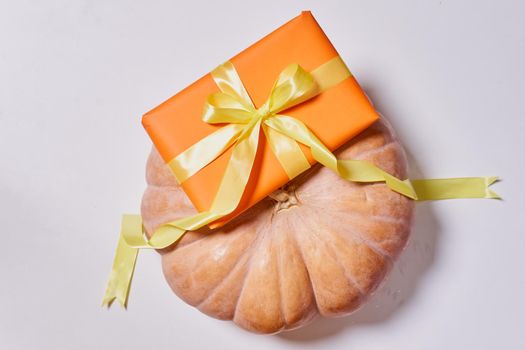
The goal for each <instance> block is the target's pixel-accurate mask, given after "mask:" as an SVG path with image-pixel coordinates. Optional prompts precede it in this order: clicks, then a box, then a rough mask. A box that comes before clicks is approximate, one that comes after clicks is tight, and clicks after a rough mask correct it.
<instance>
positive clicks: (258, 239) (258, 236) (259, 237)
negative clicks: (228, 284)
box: [232, 216, 271, 324]
mask: <svg viewBox="0 0 525 350" xmlns="http://www.w3.org/2000/svg"><path fill="white" fill-rule="evenodd" d="M270 218H271V216H270ZM265 226H268V222H266V223H264V224H263V225H259V226H258V227H257V229H256V231H255V237H256V242H254V243H253V245H252V247H251V249H248V250H250V251H251V250H256V248H257V249H258V248H259V246H260V244H261V241H262V240H263V239H264V237H265V236H266V234H260V233H261V231H264V230H263V229H262V228H261V227H263V228H264V227H265ZM253 257H254V254H251V255H250V257H249V261H248V264H247V267H246V273H245V274H244V278H243V279H242V286H241V290H240V292H239V296H238V297H237V301H236V302H235V307H234V309H233V317H232V320H233V321H234V322H235V323H237V321H236V319H237V310H238V308H239V301H240V300H241V298H242V295H243V292H244V288H245V287H246V279H247V277H248V274H249V273H250V270H251V265H252V260H253ZM237 324H238V323H237Z"/></svg>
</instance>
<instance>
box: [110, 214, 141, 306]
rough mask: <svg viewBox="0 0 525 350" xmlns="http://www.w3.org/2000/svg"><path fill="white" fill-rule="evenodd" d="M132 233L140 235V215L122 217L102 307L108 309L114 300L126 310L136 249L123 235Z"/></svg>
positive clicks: (135, 259)
mask: <svg viewBox="0 0 525 350" xmlns="http://www.w3.org/2000/svg"><path fill="white" fill-rule="evenodd" d="M129 233H134V234H142V219H141V218H140V215H124V216H123V217H122V226H121V232H120V237H119V240H118V244H117V249H116V251H115V258H114V259H113V266H112V268H111V274H110V276H109V280H108V283H107V285H106V292H105V293H104V298H103V299H102V306H103V307H108V308H109V307H110V306H111V304H112V303H113V301H114V300H115V299H116V300H117V301H118V302H119V304H120V306H122V307H123V308H127V305H128V296H129V288H130V285H131V280H132V278H133V272H134V270H135V263H136V261H137V254H138V249H137V248H133V247H130V246H129V245H128V244H127V243H126V241H125V239H124V235H125V234H129Z"/></svg>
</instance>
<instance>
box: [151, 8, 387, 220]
mask: <svg viewBox="0 0 525 350" xmlns="http://www.w3.org/2000/svg"><path fill="white" fill-rule="evenodd" d="M336 56H338V54H337V51H336V50H335V48H334V47H333V46H332V44H331V43H330V41H329V40H328V38H327V37H326V35H325V34H324V32H323V30H322V29H321V27H320V26H319V24H318V23H317V22H316V20H315V19H314V17H313V16H312V14H311V13H310V12H302V13H301V14H300V15H299V16H297V17H295V18H294V19H292V20H291V21H289V22H288V23H286V24H284V25H283V26H281V27H280V28H278V29H277V30H275V31H274V32H272V33H270V34H269V35H267V36H266V37H264V38H263V39H261V40H260V41H258V42H256V43H255V44H253V45H252V46H250V47H249V48H247V49H246V50H244V51H242V52H241V53H239V54H238V55H236V56H235V57H233V58H232V59H230V61H231V62H232V63H233V65H234V66H235V69H236V70H237V72H238V73H239V76H240V78H241V80H242V82H243V84H244V86H245V87H246V89H247V91H248V93H249V95H250V97H251V99H252V101H253V103H254V104H255V106H256V107H257V108H258V107H260V106H261V105H262V104H263V103H264V102H265V100H266V99H267V98H268V94H269V93H270V90H271V89H272V86H273V84H274V83H275V80H276V79H277V77H278V76H279V73H280V72H281V71H282V70H283V69H284V68H285V67H286V66H288V65H290V64H291V63H297V64H299V65H300V66H301V67H303V68H304V69H305V70H307V71H312V70H314V69H315V68H317V67H319V66H321V65H322V64H323V63H326V62H327V61H329V60H330V59H333V58H334V57H336ZM218 91H219V88H218V87H217V85H216V84H215V82H214V80H213V78H212V76H211V75H210V74H206V75H205V76H203V77H202V78H200V79H199V80H197V81H196V82H194V83H193V84H192V85H190V86H188V87H187V88H185V89H184V90H182V91H181V92H179V93H178V94H176V95H175V96H173V97H171V98H170V99H168V100H167V101H165V102H163V103H162V104H160V105H159V106H157V107H155V108H154V109H152V110H151V111H149V112H148V113H146V114H145V115H144V116H143V118H142V124H143V125H144V128H145V129H146V131H147V132H148V134H149V136H150V137H151V139H152V141H153V144H154V145H155V147H156V148H157V150H158V151H159V153H160V155H161V156H162V158H163V159H164V161H165V162H166V163H168V162H169V161H171V160H172V159H173V158H174V157H176V156H177V155H179V154H180V153H182V152H183V151H185V150H186V149H187V148H189V147H190V146H192V145H193V144H195V143H196V142H198V141H199V140H201V139H203V138H204V137H206V136H208V135H209V134H211V133H213V132H215V131H216V130H217V129H218V128H220V127H222V126H223V125H212V124H208V123H206V122H204V121H203V120H202V119H201V117H202V112H203V106H204V103H205V101H206V98H207V97H208V96H209V95H210V94H212V93H215V92H218ZM283 114H285V115H289V116H291V117H294V118H297V119H298V120H300V121H302V122H303V123H304V124H306V126H307V127H308V128H309V129H310V130H312V131H313V132H314V133H315V134H316V136H317V137H318V138H319V139H320V140H321V142H323V143H324V144H325V145H326V146H327V147H328V148H329V149H330V150H335V149H337V148H338V147H340V146H341V145H343V144H344V143H345V142H346V141H348V140H349V139H351V138H352V137H354V136H356V135H357V134H358V133H360V132H361V131H362V130H364V129H365V128H367V127H368V126H369V125H370V124H372V123H373V122H374V121H375V120H377V119H378V114H377V112H376V111H375V110H374V108H373V107H372V105H371V104H370V102H369V101H368V98H367V97H366V95H365V94H364V93H363V91H362V90H361V88H360V86H359V84H358V83H357V81H356V80H355V78H354V77H353V76H350V77H349V78H347V79H345V80H343V81H342V82H340V83H339V84H337V85H336V86H334V87H332V88H330V89H328V90H327V91H325V92H323V93H321V94H320V95H318V96H316V97H315V98H313V99H310V100H308V101H306V102H304V103H302V104H300V105H297V106H295V107H293V108H290V109H288V110H286V111H284V112H283ZM259 142H260V144H259V150H258V152H257V156H256V159H255V163H254V165H253V168H252V172H251V176H250V180H249V181H248V184H247V186H246V189H245V191H244V194H243V197H242V198H241V201H240V203H239V206H238V207H237V209H236V210H235V211H234V212H233V213H231V214H230V215H228V216H226V217H224V218H222V219H220V220H219V221H216V222H215V223H213V224H212V225H211V227H217V226H219V225H221V224H223V223H225V222H227V221H229V220H231V219H232V218H233V217H235V216H237V215H239V214H240V213H241V212H243V211H244V210H246V209H248V208H249V207H251V206H253V205H254V204H255V203H257V202H258V201H259V200H261V199H263V198H264V197H266V196H267V195H269V194H270V193H272V192H273V191H275V190H276V189H278V188H279V187H281V186H283V185H284V184H286V183H287V182H288V181H290V179H289V178H288V176H287V175H286V173H285V171H284V169H283V168H282V167H281V165H280V163H279V161H278V160H277V158H276V157H275V155H274V154H273V153H272V150H271V148H270V145H269V144H268V143H267V142H266V140H265V137H264V134H261V135H260V141H259ZM301 148H302V150H303V152H304V153H305V156H306V158H307V159H308V161H309V162H310V164H314V163H315V161H314V160H313V158H312V155H311V154H310V151H309V150H308V149H307V148H306V147H304V146H303V145H301ZM231 151H232V149H231V148H230V149H229V150H227V151H226V152H224V153H223V154H222V155H221V156H219V157H218V158H217V159H215V160H214V161H213V162H211V163H210V164H208V165H207V166H206V167H204V168H203V169H202V170H200V171H199V172H198V173H196V174H194V175H193V176H192V177H190V178H189V179H187V180H186V181H184V183H182V185H181V186H182V188H183V190H184V191H185V193H186V194H187V195H188V197H189V199H190V200H191V202H192V203H193V205H194V206H195V208H196V209H197V210H198V211H205V210H208V209H209V208H210V206H211V203H212V202H213V199H214V197H215V194H216V192H217V189H218V187H219V184H220V181H221V178H222V175H223V174H224V170H225V168H226V165H227V163H228V160H229V158H230V155H231Z"/></svg>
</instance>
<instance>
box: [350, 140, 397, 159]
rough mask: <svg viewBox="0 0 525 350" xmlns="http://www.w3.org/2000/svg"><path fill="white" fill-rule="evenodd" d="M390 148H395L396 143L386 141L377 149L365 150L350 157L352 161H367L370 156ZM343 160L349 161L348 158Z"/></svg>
mask: <svg viewBox="0 0 525 350" xmlns="http://www.w3.org/2000/svg"><path fill="white" fill-rule="evenodd" d="M391 147H394V148H395V147H396V142H395V141H388V142H386V143H385V144H383V145H381V146H379V147H375V148H369V149H367V150H362V151H361V152H358V153H357V154H355V155H353V156H352V159H355V160H369V159H370V158H372V156H374V155H376V154H377V153H381V152H384V151H386V150H387V149H389V148H391ZM342 159H343V160H344V159H349V158H342Z"/></svg>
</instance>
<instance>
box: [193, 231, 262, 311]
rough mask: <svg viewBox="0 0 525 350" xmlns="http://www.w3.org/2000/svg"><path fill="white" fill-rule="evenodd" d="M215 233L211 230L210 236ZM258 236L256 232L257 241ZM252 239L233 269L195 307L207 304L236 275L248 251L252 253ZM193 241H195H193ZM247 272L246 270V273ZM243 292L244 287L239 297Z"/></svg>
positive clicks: (198, 307)
mask: <svg viewBox="0 0 525 350" xmlns="http://www.w3.org/2000/svg"><path fill="white" fill-rule="evenodd" d="M211 235H213V232H210V236H211ZM257 239H258V238H257V234H255V239H254V241H256V240H257ZM254 241H252V243H251V245H250V248H248V249H246V250H245V251H244V252H243V253H242V254H241V256H239V258H238V260H237V261H236V262H235V264H234V265H233V267H232V268H231V270H230V271H229V272H228V273H227V274H226V276H224V278H223V279H222V281H220V282H219V283H217V285H216V286H214V287H213V289H211V290H210V291H209V293H208V296H207V297H206V298H204V299H203V300H202V301H201V302H200V303H199V304H198V305H196V306H195V307H196V308H197V309H200V307H201V306H202V305H203V304H205V303H206V302H207V301H209V300H211V299H212V298H213V297H214V296H215V294H216V293H217V291H218V290H219V289H220V287H221V286H224V284H225V283H226V282H227V281H228V279H229V278H231V276H233V275H234V272H236V271H237V269H239V268H241V267H242V265H243V264H241V262H244V260H243V259H245V257H246V256H247V254H248V253H251V252H252V251H253V250H254V248H253V246H254V244H255V242H254ZM192 243H193V242H192ZM246 259H248V258H246ZM246 270H248V268H247V269H246ZM246 273H247V272H245V274H246ZM241 293H242V288H241V290H240V291H239V296H238V298H239V297H240V294H241Z"/></svg>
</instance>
